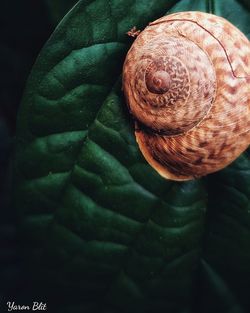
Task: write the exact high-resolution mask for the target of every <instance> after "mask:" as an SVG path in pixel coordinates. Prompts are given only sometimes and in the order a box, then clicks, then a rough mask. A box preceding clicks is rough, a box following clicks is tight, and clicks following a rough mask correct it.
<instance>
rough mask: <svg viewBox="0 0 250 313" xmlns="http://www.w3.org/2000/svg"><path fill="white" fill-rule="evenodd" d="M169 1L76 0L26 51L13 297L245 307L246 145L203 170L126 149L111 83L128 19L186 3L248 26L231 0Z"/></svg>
mask: <svg viewBox="0 0 250 313" xmlns="http://www.w3.org/2000/svg"><path fill="white" fill-rule="evenodd" d="M176 2H177V1H166V0H160V1H159V0H157V1H156V0H155V1H147V0H138V1H122V0H113V1H103V0H99V1H98V0H96V1H80V2H78V4H77V5H76V6H75V7H74V8H73V10H71V11H70V12H69V13H68V14H67V15H66V17H65V18H64V19H63V20H62V22H61V23H60V24H59V26H58V27H57V29H56V30H55V32H54V34H53V35H52V37H51V38H50V39H49V41H48V42H47V44H46V45H45V47H44V48H43V50H42V52H41V53H40V55H39V57H38V60H37V62H36V64H35V66H34V68H33V71H32V73H31V76H30V78H29V80H28V83H27V87H26V91H25V93H24V97H23V101H22V105H21V110H20V112H19V117H18V132H17V139H16V162H15V186H16V187H15V197H14V199H15V206H16V208H17V209H18V212H19V216H20V231H19V235H20V237H21V240H22V242H23V258H24V259H23V260H24V264H25V266H26V271H27V275H29V278H30V280H31V282H32V290H30V289H29V288H27V289H26V290H24V291H23V298H24V299H31V301H34V299H36V298H35V297H39V298H41V295H42V297H43V298H44V299H46V301H48V305H49V307H50V308H52V310H53V312H60V313H61V312H70V313H71V312H72V313H74V312H84V313H85V312H105V313H106V312H107V313H108V312H109V313H110V312H113V313H114V312H117V313H118V312H148V313H149V312H152V313H153V312H154V313H155V312H171V313H174V312H177V313H184V312H186V313H187V312H199V313H200V312H205V310H208V306H207V305H206V304H207V302H209V303H211V306H210V307H211V308H212V309H214V308H216V306H217V305H220V306H219V307H221V308H222V309H221V311H220V313H224V312H225V313H226V312H229V309H230V306H231V304H232V303H233V305H234V304H235V303H236V306H235V307H236V309H238V308H240V309H242V310H244V309H245V308H246V311H247V309H248V308H250V305H249V303H248V302H247V301H248V299H247V292H246V290H247V288H246V287H248V286H249V285H248V282H247V280H248V281H249V279H248V278H249V266H248V264H249V255H250V249H249V247H248V245H247V243H249V226H250V222H247V221H248V220H249V216H248V215H249V214H248V215H247V212H248V211H249V193H250V190H249V187H247V186H248V185H249V184H248V183H249V181H250V177H249V172H250V161H249V156H248V155H247V154H245V155H243V156H242V157H241V158H240V159H239V160H238V161H237V162H236V163H234V164H233V165H232V166H231V167H229V168H228V169H226V170H224V171H222V172H220V173H218V174H215V175H211V176H210V177H209V179H207V180H204V181H203V180H196V181H191V182H184V183H175V182H170V181H168V180H164V179H163V178H162V177H160V176H159V175H158V174H157V173H156V172H155V171H154V170H153V169H152V168H151V167H150V166H149V165H148V164H147V163H146V162H145V160H144V159H143V157H142V155H141V153H140V151H139V150H138V147H137V144H136V142H135V138H134V130H133V125H132V123H131V119H130V117H129V115H128V112H127V108H126V104H125V101H124V98H123V94H122V91H121V82H120V74H121V71H122V65H123V61H124V58H125V55H126V52H127V50H128V49H129V47H130V45H131V43H132V40H131V38H129V37H128V36H127V35H126V32H127V31H128V30H130V29H131V28H132V27H133V26H136V27H137V28H138V29H143V28H144V27H145V26H146V25H147V24H148V23H149V22H150V21H152V20H154V19H156V18H157V17H160V16H162V15H164V14H165V13H166V12H168V11H169V12H176V11H181V10H194V9H195V8H196V9H197V10H202V11H210V12H211V11H212V12H214V13H216V14H218V15H223V16H226V17H227V18H228V19H230V20H231V21H232V22H235V23H236V24H237V26H238V27H239V28H241V29H242V30H243V31H245V32H246V33H248V30H249V29H248V28H249V26H248V23H246V21H247V19H248V18H249V17H250V14H249V13H248V12H247V11H245V9H244V7H243V6H241V5H240V4H239V3H238V2H236V1H228V2H227V3H229V4H230V5H229V7H230V8H231V10H232V8H234V9H235V10H236V13H235V14H233V13H232V12H231V11H230V10H229V9H228V7H225V6H223V5H222V4H221V5H219V4H218V2H217V1H201V0H200V1H184V0H183V1H179V2H178V3H177V4H176V5H175V3H176ZM220 3H221V2H220ZM224 7H225V8H224ZM239 14H240V15H241V17H242V19H241V20H240V21H239V19H238V15H239ZM207 198H208V207H207V211H208V214H207V216H206V203H207ZM248 213H249V212H248ZM205 217H207V219H206V225H205ZM205 226H206V227H205ZM205 230H206V233H205ZM230 231H232V233H233V234H234V233H235V235H233V236H231V234H230ZM214 234H215V235H214ZM218 234H219V235H218ZM216 236H219V238H221V241H220V240H217V239H216V238H217V237H216ZM236 241H237V242H239V244H238V245H236ZM231 243H232V246H231ZM229 247H231V248H232V250H233V251H234V252H233V253H234V256H233V258H232V260H231V261H227V266H224V267H223V264H224V263H225V258H224V256H225V257H226V258H227V259H228V258H229ZM202 258H204V259H205V261H203V263H200V260H201V259H202ZM238 258H239V259H238ZM223 262H224V263H223ZM201 264H203V265H201ZM204 264H205V265H204ZM229 271H230V272H229ZM237 275H239V276H237ZM198 282H200V284H198ZM244 288H245V289H244ZM225 290H226V291H225ZM217 291H218V292H217ZM231 295H233V297H234V301H233V302H232V301H231V302H230V301H229V300H228V299H227V298H226V299H225V297H228V298H230V297H231ZM225 303H226V304H225ZM228 303H229V304H228ZM228 308H229V309H228ZM215 310H216V309H215ZM206 312H208V311H206ZM210 312H212V311H210ZM232 312H234V311H232ZM235 312H236V311H235ZM240 312H241V311H240Z"/></svg>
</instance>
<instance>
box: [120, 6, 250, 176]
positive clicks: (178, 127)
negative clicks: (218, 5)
mask: <svg viewBox="0 0 250 313" xmlns="http://www.w3.org/2000/svg"><path fill="white" fill-rule="evenodd" d="M249 83H250V43H249V41H248V39H247V38H246V37H245V36H244V35H243V34H242V33H241V32H240V31H239V29H237V28H236V27H235V26H233V25H232V24H231V23H229V22H228V21H227V20H225V19H224V18H221V17H218V16H215V15H212V14H207V13H202V12H181V13H176V14H171V15H168V16H165V17H162V18H160V19H158V20H156V21H155V22H152V23H150V24H149V26H148V27H146V28H145V30H144V31H142V32H141V33H140V35H139V36H138V37H137V39H136V40H135V42H134V43H133V45H132V46H131V48H130V50H129V52H128V54H127V56H126V60H125V63H124V67H123V90H124V93H125V97H126V100H127V104H128V107H129V110H130V112H131V114H132V115H133V117H134V119H135V124H136V131H135V134H136V140H137V142H138V144H139V147H140V150H141V151H142V153H143V155H144V157H145V158H146V160H147V161H148V162H149V164H150V165H151V166H152V167H153V168H155V169H156V170H157V171H158V172H159V174H161V175H162V176H164V177H166V178H168V179H173V180H189V179H194V178H198V177H200V176H204V175H206V174H208V173H212V172H215V171H218V170H220V169H222V168H223V167H225V166H227V165H228V164H229V163H231V162H232V161H233V160H234V159H236V158H237V157H238V156H239V155H240V154H241V153H242V152H243V151H244V150H245V149H246V148H247V147H248V145H249V143H250V84H249Z"/></svg>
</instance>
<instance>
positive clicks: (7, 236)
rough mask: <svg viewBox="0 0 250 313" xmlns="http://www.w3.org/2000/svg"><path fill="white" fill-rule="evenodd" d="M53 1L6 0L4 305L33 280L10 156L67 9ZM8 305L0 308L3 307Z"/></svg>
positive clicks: (1, 29) (1, 120)
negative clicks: (22, 245) (31, 88)
mask: <svg viewBox="0 0 250 313" xmlns="http://www.w3.org/2000/svg"><path fill="white" fill-rule="evenodd" d="M53 1H54V0H51V1H50V5H48V3H49V1H48V3H47V1H46V0H25V1H20V0H12V1H10V0H2V1H1V11H0V38H1V41H0V68H1V78H0V79H1V84H0V90H1V91H0V307H1V305H3V304H5V302H6V301H16V299H17V295H18V294H19V293H20V291H21V290H23V289H25V288H26V287H27V284H29V282H28V281H27V280H26V278H25V277H22V264H21V261H20V259H19V257H18V238H17V237H16V226H15V214H14V212H13V211H12V210H11V205H10V202H11V201H10V199H11V196H10V195H11V188H10V186H11V181H10V177H11V167H12V162H11V160H12V157H11V156H12V155H13V152H14V144H15V128H16V115H17V111H18V108H19V105H20V102H21V98H22V94H23V90H24V88H25V83H26V80H27V78H28V75H29V72H30V70H31V68H32V66H33V64H34V62H35V60H36V57H37V55H38V53H39V51H40V50H41V48H42V46H43V45H44V43H45V42H46V41H47V39H48V38H49V36H50V34H51V33H52V31H53V29H54V28H55V25H56V24H57V22H58V20H59V19H60V17H61V16H60V15H62V14H63V12H60V13H58V12H56V14H55V11H52V10H51V3H53ZM54 2H56V0H55V1H54ZM69 2H70V1H69ZM71 3H72V1H71ZM70 5H71V4H70ZM64 10H66V8H65V9H64ZM5 310H6V305H5ZM5 310H3V311H2V310H1V309H0V311H1V312H5Z"/></svg>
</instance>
